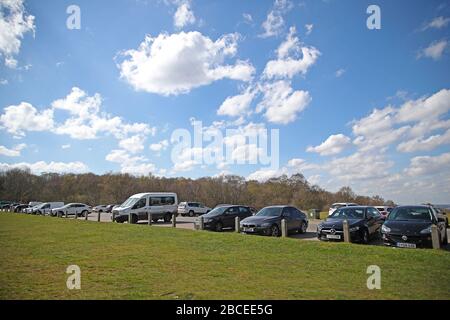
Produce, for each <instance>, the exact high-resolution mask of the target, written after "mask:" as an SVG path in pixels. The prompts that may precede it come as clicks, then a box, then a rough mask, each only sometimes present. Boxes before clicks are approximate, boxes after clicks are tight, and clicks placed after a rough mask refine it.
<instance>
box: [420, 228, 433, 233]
mask: <svg viewBox="0 0 450 320" xmlns="http://www.w3.org/2000/svg"><path fill="white" fill-rule="evenodd" d="M420 233H421V234H429V233H431V226H429V227H428V228H425V229H423V230H422V231H420Z"/></svg>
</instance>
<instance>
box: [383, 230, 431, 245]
mask: <svg viewBox="0 0 450 320" xmlns="http://www.w3.org/2000/svg"><path fill="white" fill-rule="evenodd" d="M402 236H403V235H399V234H388V233H382V236H381V237H382V239H383V243H384V245H386V246H389V247H397V248H414V247H415V248H432V247H433V243H432V240H431V234H427V235H413V236H407V239H406V240H404V239H402Z"/></svg>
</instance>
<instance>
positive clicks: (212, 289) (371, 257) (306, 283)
mask: <svg viewBox="0 0 450 320" xmlns="http://www.w3.org/2000/svg"><path fill="white" fill-rule="evenodd" d="M0 246H1V250H0V299H119V298H120V299H450V290H449V288H450V272H449V271H450V253H449V252H446V251H442V250H408V249H405V250H399V249H391V248H384V247H377V246H362V245H355V244H344V243H321V242H316V241H300V240H297V239H282V238H269V237H258V236H246V235H242V234H235V233H232V232H225V233H211V232H207V231H191V230H182V229H172V228H161V227H148V226H146V225H127V224H112V223H97V222H87V221H81V220H77V221H75V220H65V219H58V218H50V217H42V216H29V215H23V214H22V215H19V214H6V213H1V214H0ZM71 264H77V265H79V266H80V268H81V290H68V289H67V288H66V280H67V277H68V275H67V274H66V273H65V271H66V268H67V266H68V265H71ZM373 264H375V265H378V266H379V267H380V268H381V275H382V280H381V290H368V289H367V287H366V281H367V277H368V275H367V274H366V269H367V267H368V266H369V265H373Z"/></svg>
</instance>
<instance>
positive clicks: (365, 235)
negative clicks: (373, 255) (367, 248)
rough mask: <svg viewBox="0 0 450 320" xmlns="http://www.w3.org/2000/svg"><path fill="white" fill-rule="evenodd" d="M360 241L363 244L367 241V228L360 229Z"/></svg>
mask: <svg viewBox="0 0 450 320" xmlns="http://www.w3.org/2000/svg"><path fill="white" fill-rule="evenodd" d="M361 243H363V244H368V243H369V231H367V229H363V231H362V234H361Z"/></svg>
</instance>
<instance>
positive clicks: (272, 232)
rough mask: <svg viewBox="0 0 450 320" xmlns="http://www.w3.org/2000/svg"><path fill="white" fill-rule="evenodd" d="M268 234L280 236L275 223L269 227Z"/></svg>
mask: <svg viewBox="0 0 450 320" xmlns="http://www.w3.org/2000/svg"><path fill="white" fill-rule="evenodd" d="M270 235H271V236H272V237H279V236H280V228H278V226H277V225H276V224H274V225H273V226H272V227H271V228H270Z"/></svg>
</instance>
